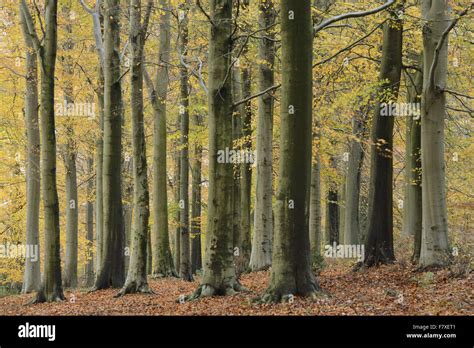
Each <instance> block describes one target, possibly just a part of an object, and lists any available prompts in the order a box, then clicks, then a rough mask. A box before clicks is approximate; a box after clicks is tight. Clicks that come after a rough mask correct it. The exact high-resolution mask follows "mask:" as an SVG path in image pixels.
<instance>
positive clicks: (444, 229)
mask: <svg viewBox="0 0 474 348" xmlns="http://www.w3.org/2000/svg"><path fill="white" fill-rule="evenodd" d="M473 6H474V5H473V4H471V5H470V6H469V7H467V8H466V9H465V10H464V11H462V12H461V13H460V14H459V15H457V16H456V18H454V19H451V20H450V17H449V10H448V1H445V0H438V1H427V0H424V1H423V2H422V5H421V12H422V17H423V20H424V25H423V58H424V59H423V95H422V114H421V166H422V184H421V187H422V202H423V211H422V215H423V225H422V234H421V251H420V263H419V264H420V266H421V267H425V268H426V267H430V266H445V265H447V264H448V262H449V248H450V247H449V240H448V217H447V207H446V184H445V180H446V179H445V160H444V119H445V114H446V79H447V70H448V67H447V61H448V59H447V56H448V36H449V32H450V31H451V30H452V29H453V28H454V26H455V25H456V23H457V22H458V21H459V19H460V18H461V17H462V16H464V15H466V14H467V13H468V11H469V10H471V9H472V8H473Z"/></svg>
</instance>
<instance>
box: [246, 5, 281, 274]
mask: <svg viewBox="0 0 474 348" xmlns="http://www.w3.org/2000/svg"><path fill="white" fill-rule="evenodd" d="M275 19H276V11H275V8H274V4H273V1H272V0H268V1H266V0H260V2H259V17H258V26H259V29H261V30H265V31H264V32H265V36H264V37H263V38H262V39H261V40H259V46H258V55H259V59H260V61H261V63H260V64H259V66H258V87H259V90H261V91H264V90H267V89H268V88H271V87H272V86H273V84H274V64H275V41H274V37H275V35H274V29H273V28H272V26H273V25H274V24H275ZM273 99H274V97H273V96H272V95H271V94H263V95H262V96H260V97H259V98H258V115H257V176H256V189H255V217H254V222H255V226H254V231H253V237H252V252H251V255H250V265H249V267H250V269H251V270H252V271H260V270H264V269H267V268H268V267H270V265H271V262H272V258H271V255H272V236H273V210H272V196H273V187H272V182H273V175H272V174H273V173H272V162H273V161H272V159H273V153H272V139H273V104H274V100H273Z"/></svg>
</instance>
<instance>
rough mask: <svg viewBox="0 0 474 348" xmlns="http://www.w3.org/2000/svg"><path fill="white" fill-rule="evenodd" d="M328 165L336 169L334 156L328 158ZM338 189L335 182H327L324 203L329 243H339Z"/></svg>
mask: <svg viewBox="0 0 474 348" xmlns="http://www.w3.org/2000/svg"><path fill="white" fill-rule="evenodd" d="M329 162H330V167H331V168H332V169H333V170H337V161H336V159H335V158H334V156H331V158H330V159H329ZM339 222H340V221H339V191H338V187H337V183H336V182H334V181H332V180H331V181H330V182H329V183H328V193H327V203H326V240H327V241H328V242H329V244H331V245H333V244H334V243H336V244H339Z"/></svg>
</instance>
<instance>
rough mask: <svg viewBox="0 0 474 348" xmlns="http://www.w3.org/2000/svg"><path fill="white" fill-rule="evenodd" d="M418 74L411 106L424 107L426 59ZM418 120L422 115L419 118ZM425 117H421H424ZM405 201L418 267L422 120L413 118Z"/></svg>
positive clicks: (411, 77) (409, 76) (411, 80)
mask: <svg viewBox="0 0 474 348" xmlns="http://www.w3.org/2000/svg"><path fill="white" fill-rule="evenodd" d="M418 61H419V64H418V67H419V68H420V69H421V70H417V71H416V72H415V73H410V72H406V74H405V75H406V81H407V84H408V87H407V94H408V97H407V102H408V103H411V104H420V103H421V95H422V91H423V72H422V69H423V63H422V56H419V57H418ZM417 116H418V115H417ZM420 116H421V115H420ZM406 128H407V129H406V147H405V149H406V151H405V177H406V179H405V181H406V188H405V199H404V204H403V233H404V234H405V235H409V236H414V250H413V256H412V261H413V262H414V263H418V260H419V258H420V250H421V229H422V192H421V119H420V118H419V116H418V117H409V118H407V121H406Z"/></svg>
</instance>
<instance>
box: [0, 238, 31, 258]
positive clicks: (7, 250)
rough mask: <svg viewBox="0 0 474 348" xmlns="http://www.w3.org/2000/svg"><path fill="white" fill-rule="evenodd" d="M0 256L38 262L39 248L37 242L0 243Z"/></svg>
mask: <svg viewBox="0 0 474 348" xmlns="http://www.w3.org/2000/svg"><path fill="white" fill-rule="evenodd" d="M0 258H12V259H13V258H23V259H30V261H31V262H36V261H38V259H39V248H38V245H37V244H26V245H25V244H12V243H10V242H8V243H5V244H0Z"/></svg>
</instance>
